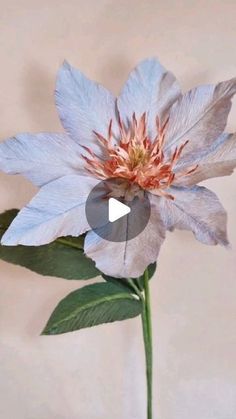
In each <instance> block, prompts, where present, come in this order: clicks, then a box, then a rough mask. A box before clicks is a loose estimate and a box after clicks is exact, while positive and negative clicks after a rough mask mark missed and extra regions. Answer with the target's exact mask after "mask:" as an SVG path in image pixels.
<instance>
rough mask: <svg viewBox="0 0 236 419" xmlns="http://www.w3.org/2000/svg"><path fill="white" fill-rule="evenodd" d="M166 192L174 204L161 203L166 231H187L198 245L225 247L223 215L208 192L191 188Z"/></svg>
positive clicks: (213, 195) (225, 231)
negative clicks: (195, 239) (197, 241)
mask: <svg viewBox="0 0 236 419" xmlns="http://www.w3.org/2000/svg"><path fill="white" fill-rule="evenodd" d="M168 192H169V193H170V194H171V195H172V196H173V197H174V200H173V201H171V200H169V199H165V198H162V200H161V213H162V216H163V221H164V224H165V226H166V228H167V229H168V230H173V229H174V228H178V229H180V230H191V231H192V232H193V233H194V235H195V237H196V238H197V239H198V240H199V241H201V242H202V243H205V244H209V245H216V244H221V245H223V246H227V245H228V244H229V242H228V238H227V214H226V212H225V210H224V208H223V207H222V205H221V203H220V201H219V199H218V198H217V196H216V195H215V194H214V193H213V192H212V191H210V190H209V189H207V188H204V187H200V186H195V187H193V188H178V187H172V188H169V189H168Z"/></svg>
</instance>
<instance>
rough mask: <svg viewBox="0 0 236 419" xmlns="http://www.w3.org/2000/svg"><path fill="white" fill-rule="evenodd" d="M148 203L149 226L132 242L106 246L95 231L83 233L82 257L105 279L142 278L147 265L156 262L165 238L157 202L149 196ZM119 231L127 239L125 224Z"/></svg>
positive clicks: (107, 242)
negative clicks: (123, 233) (88, 260)
mask: <svg viewBox="0 0 236 419" xmlns="http://www.w3.org/2000/svg"><path fill="white" fill-rule="evenodd" d="M150 200H151V216H150V219H149V222H148V224H147V226H146V228H145V229H144V230H143V231H142V233H140V234H139V235H138V236H136V237H135V238H133V239H131V240H127V241H124V242H109V241H107V240H104V239H102V238H101V237H99V236H98V235H97V234H96V232H95V231H89V232H88V233H87V235H86V238H85V244H84V250H85V253H86V254H87V256H88V257H90V258H92V259H93V260H94V261H95V263H96V266H97V268H98V269H100V270H101V271H102V272H104V273H105V274H106V275H110V276H114V277H124V278H129V277H138V276H140V275H142V274H143V272H144V270H145V268H146V267H147V266H148V265H149V264H150V263H153V262H155V261H156V260H157V257H158V254H159V251H160V247H161V245H162V243H163V241H164V238H165V227H164V224H163V222H162V220H161V216H160V210H159V205H160V198H159V197H154V196H150ZM131 217H132V216H131ZM128 218H129V217H128ZM120 221H121V220H120ZM119 227H120V223H119ZM123 228H124V229H125V231H126V235H127V237H128V233H129V231H128V228H129V227H128V223H126V224H123Z"/></svg>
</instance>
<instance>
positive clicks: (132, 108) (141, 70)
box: [117, 58, 181, 137]
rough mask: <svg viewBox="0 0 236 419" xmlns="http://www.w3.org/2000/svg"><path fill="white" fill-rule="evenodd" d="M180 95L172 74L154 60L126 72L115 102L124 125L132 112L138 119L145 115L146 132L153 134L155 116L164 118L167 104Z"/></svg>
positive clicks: (169, 104) (145, 61) (143, 62)
mask: <svg viewBox="0 0 236 419" xmlns="http://www.w3.org/2000/svg"><path fill="white" fill-rule="evenodd" d="M180 95H181V91H180V87H179V84H178V82H177V81H176V78H175V77H174V75H173V74H172V73H170V72H169V71H167V70H166V69H165V68H164V67H163V66H162V65H161V64H160V63H159V61H158V60H157V59H155V58H151V59H147V60H144V61H142V62H141V63H140V64H139V65H138V66H137V67H136V68H135V69H134V70H133V71H132V72H131V73H130V75H129V78H128V80H127V82H126V83H125V85H124V87H123V90H122V91H121V94H120V96H119V98H118V101H117V106H118V109H119V112H120V116H121V118H122V120H123V121H124V122H125V124H127V122H128V121H130V120H131V119H132V115H133V113H134V112H135V115H136V117H137V118H139V117H140V116H141V115H142V114H143V113H144V112H146V114H147V116H148V130H149V135H150V136H151V137H152V136H155V135H156V117H157V116H159V118H160V120H161V121H162V122H164V121H165V119H166V116H167V113H168V110H169V108H170V106H171V105H172V104H173V103H174V102H175V101H176V99H177V98H178V97H179V96H180Z"/></svg>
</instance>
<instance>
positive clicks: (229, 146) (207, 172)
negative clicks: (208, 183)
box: [174, 134, 236, 186]
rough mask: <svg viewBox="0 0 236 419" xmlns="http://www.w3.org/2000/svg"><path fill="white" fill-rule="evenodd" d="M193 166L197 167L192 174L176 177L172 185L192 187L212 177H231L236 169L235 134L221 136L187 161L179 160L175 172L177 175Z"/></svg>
mask: <svg viewBox="0 0 236 419" xmlns="http://www.w3.org/2000/svg"><path fill="white" fill-rule="evenodd" d="M195 165H198V167H197V169H196V170H195V171H194V172H193V173H191V174H189V175H186V176H182V177H179V178H178V177H177V180H176V181H175V182H174V184H175V185H180V186H192V185H196V184H197V183H199V182H202V181H203V180H206V179H209V178H212V177H218V176H228V175H231V174H232V173H233V170H234V168H235V167H236V134H222V135H221V136H220V137H219V138H218V139H217V140H216V141H215V142H214V143H213V144H212V146H211V147H209V148H207V149H206V150H204V151H203V152H199V153H197V152H196V153H193V155H192V156H191V157H190V158H188V159H181V160H180V161H179V164H178V165H176V168H175V172H176V173H177V174H178V173H179V172H183V171H187V170H188V168H190V167H194V166H195Z"/></svg>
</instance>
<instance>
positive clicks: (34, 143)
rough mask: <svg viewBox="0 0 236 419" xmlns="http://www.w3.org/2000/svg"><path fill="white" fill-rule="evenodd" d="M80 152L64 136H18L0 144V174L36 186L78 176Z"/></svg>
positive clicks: (74, 144) (79, 171) (46, 134)
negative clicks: (0, 172)
mask: <svg viewBox="0 0 236 419" xmlns="http://www.w3.org/2000/svg"><path fill="white" fill-rule="evenodd" d="M80 155H81V148H80V147H79V146H78V145H77V144H76V143H75V142H74V141H73V140H72V139H71V138H70V137H68V136H67V135H65V134H52V133H40V134H28V133H26V134H18V135H16V136H15V137H12V138H10V139H8V140H6V141H4V142H2V143H0V170H2V171H4V172H6V173H8V174H21V175H24V176H25V177H26V178H27V179H29V180H30V181H31V182H32V183H34V184H35V185H36V186H42V185H44V184H45V183H48V182H51V181H52V180H55V179H57V178H59V177H62V176H65V175H68V174H73V173H74V174H75V173H82V172H83V165H84V161H83V159H82V158H81V156H80Z"/></svg>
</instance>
